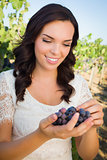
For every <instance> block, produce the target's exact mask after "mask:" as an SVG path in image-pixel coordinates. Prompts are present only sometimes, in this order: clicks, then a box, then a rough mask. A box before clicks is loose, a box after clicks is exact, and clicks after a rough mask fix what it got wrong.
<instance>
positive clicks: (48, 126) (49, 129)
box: [39, 113, 93, 139]
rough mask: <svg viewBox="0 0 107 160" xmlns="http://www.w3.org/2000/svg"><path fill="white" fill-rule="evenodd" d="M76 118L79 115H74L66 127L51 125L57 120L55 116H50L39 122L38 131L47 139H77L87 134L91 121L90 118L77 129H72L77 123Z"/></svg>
mask: <svg viewBox="0 0 107 160" xmlns="http://www.w3.org/2000/svg"><path fill="white" fill-rule="evenodd" d="M78 118H79V113H75V115H74V116H73V117H72V119H71V120H70V121H69V122H68V123H67V124H66V125H61V126H59V125H58V126H54V125H52V123H53V122H55V121H56V120H57V116H56V114H52V115H50V116H49V117H47V118H45V119H43V120H42V121H41V122H40V125H39V129H40V131H41V132H42V134H44V135H45V136H47V137H48V138H49V139H51V138H61V139H66V138H68V137H78V136H81V135H83V134H84V133H85V132H87V131H88V130H89V129H90V128H91V127H92V125H93V122H92V120H93V119H92V118H91V117H90V118H88V119H87V120H86V121H85V122H83V123H82V124H80V125H79V126H78V127H74V126H75V124H76V123H77V121H78Z"/></svg>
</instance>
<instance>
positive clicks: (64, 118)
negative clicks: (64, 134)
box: [53, 106, 90, 127]
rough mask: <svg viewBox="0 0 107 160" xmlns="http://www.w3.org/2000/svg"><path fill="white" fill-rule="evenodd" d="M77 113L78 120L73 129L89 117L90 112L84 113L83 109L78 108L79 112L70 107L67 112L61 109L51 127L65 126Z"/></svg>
mask: <svg viewBox="0 0 107 160" xmlns="http://www.w3.org/2000/svg"><path fill="white" fill-rule="evenodd" d="M76 112H79V118H78V121H77V123H76V125H75V127H77V126H79V124H81V123H82V122H84V121H85V120H86V119H87V118H89V117H90V112H89V111H85V110H84V109H83V108H80V109H79V111H77V110H76V108H75V107H73V106H71V107H70V108H68V109H67V110H66V109H65V108H61V109H60V110H59V111H58V112H56V113H55V114H56V115H57V117H58V118H57V120H56V121H55V122H54V123H53V125H63V124H67V123H68V121H70V120H71V119H72V117H73V115H74V114H75V113H76Z"/></svg>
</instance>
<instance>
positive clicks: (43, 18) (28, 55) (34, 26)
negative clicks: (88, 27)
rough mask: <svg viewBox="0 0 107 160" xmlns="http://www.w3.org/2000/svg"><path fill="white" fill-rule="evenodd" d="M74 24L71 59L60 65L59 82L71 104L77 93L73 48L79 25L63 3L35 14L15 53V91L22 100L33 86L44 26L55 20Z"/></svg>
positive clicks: (64, 97) (63, 98)
mask: <svg viewBox="0 0 107 160" xmlns="http://www.w3.org/2000/svg"><path fill="white" fill-rule="evenodd" d="M55 20H60V21H66V20H68V21H70V22H71V23H72V24H73V26H74V29H75V30H74V35H73V41H72V44H71V48H70V51H69V54H68V56H67V57H66V58H65V60H64V61H63V62H62V63H61V64H60V65H59V66H58V76H57V83H58V85H59V86H60V87H61V89H62V90H63V92H64V94H63V95H62V97H61V99H62V100H65V101H66V102H67V103H69V98H70V96H71V94H72V93H73V89H74V88H73V87H72V86H71V85H70V84H69V82H70V81H71V80H72V79H74V72H73V66H74V64H75V56H74V54H73V48H74V47H75V46H76V45H77V40H78V37H79V33H78V23H77V21H76V19H75V17H74V15H73V14H72V12H71V11H70V10H69V9H68V8H66V7H64V6H62V5H60V4H48V5H46V6H44V7H43V8H41V9H40V10H39V11H38V12H37V13H35V14H34V15H33V16H32V17H31V19H30V20H29V22H28V25H27V27H26V31H25V33H24V35H23V37H22V41H21V42H20V44H19V45H18V47H16V48H15V49H14V50H13V53H14V55H15V67H14V72H13V75H14V76H15V77H16V80H15V90H16V96H17V100H16V102H18V101H23V100H24V93H25V89H26V88H27V87H28V86H30V85H31V83H32V79H31V75H32V73H33V71H34V69H35V66H36V57H35V53H34V42H35V39H36V38H37V36H38V34H40V32H41V30H42V29H43V27H44V26H45V25H46V24H47V23H49V22H52V21H55Z"/></svg>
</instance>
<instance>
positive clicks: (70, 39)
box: [42, 34, 72, 42]
mask: <svg viewBox="0 0 107 160" xmlns="http://www.w3.org/2000/svg"><path fill="white" fill-rule="evenodd" d="M42 35H44V36H47V37H48V38H50V39H54V38H53V37H51V36H49V35H47V34H42ZM68 41H72V39H67V40H64V42H68Z"/></svg>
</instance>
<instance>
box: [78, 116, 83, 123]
mask: <svg viewBox="0 0 107 160" xmlns="http://www.w3.org/2000/svg"><path fill="white" fill-rule="evenodd" d="M78 121H79V123H81V122H83V121H84V118H83V117H82V116H81V115H79V119H78Z"/></svg>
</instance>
